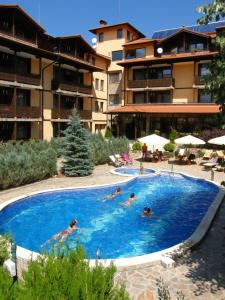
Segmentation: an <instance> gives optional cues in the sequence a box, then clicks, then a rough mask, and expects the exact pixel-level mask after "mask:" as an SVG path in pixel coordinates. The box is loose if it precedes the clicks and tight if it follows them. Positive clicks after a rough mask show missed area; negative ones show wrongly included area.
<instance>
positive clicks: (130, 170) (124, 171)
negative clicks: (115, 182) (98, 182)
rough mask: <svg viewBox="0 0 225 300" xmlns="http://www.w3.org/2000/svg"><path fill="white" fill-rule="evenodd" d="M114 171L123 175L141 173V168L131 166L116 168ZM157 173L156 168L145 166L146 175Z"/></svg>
mask: <svg viewBox="0 0 225 300" xmlns="http://www.w3.org/2000/svg"><path fill="white" fill-rule="evenodd" d="M114 173H118V174H122V175H134V176H136V175H140V168H134V167H131V168H123V167H121V168H116V169H115V170H114ZM153 173H155V171H154V170H152V169H149V168H145V169H144V175H148V174H153Z"/></svg>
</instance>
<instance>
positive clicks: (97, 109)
mask: <svg viewBox="0 0 225 300" xmlns="http://www.w3.org/2000/svg"><path fill="white" fill-rule="evenodd" d="M95 112H97V113H98V112H103V102H99V101H95Z"/></svg>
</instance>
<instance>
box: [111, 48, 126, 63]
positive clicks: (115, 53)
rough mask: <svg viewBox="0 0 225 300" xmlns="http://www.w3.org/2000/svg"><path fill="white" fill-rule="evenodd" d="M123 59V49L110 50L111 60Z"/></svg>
mask: <svg viewBox="0 0 225 300" xmlns="http://www.w3.org/2000/svg"><path fill="white" fill-rule="evenodd" d="M122 59H123V51H122V50H118V51H112V61H116V60H122Z"/></svg>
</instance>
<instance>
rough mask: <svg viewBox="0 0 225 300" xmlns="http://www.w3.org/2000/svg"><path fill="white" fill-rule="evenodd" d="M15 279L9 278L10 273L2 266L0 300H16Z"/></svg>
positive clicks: (0, 268)
mask: <svg viewBox="0 0 225 300" xmlns="http://www.w3.org/2000/svg"><path fill="white" fill-rule="evenodd" d="M14 292H15V290H14V287H13V279H12V278H11V277H10V276H9V274H8V272H7V271H6V270H5V269H3V267H2V266H0V299H1V300H12V299H16V298H14V296H13V295H14Z"/></svg>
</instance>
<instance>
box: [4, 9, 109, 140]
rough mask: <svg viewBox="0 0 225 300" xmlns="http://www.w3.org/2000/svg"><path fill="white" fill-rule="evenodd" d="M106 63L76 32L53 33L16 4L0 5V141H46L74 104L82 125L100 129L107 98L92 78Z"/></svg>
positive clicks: (103, 70)
mask: <svg viewBox="0 0 225 300" xmlns="http://www.w3.org/2000/svg"><path fill="white" fill-rule="evenodd" d="M109 61H110V60H109V58H107V57H104V56H102V55H98V54H97V53H96V51H95V50H94V49H93V47H91V46H90V45H89V44H88V43H87V42H86V41H85V40H84V39H83V38H82V37H81V36H80V35H73V36H66V37H52V36H50V35H48V34H47V33H46V32H45V30H44V29H43V28H42V27H41V26H40V25H39V24H37V23H36V22H35V21H34V20H33V19H32V18H31V17H30V16H29V15H27V14H26V12H25V11H23V10H22V9H21V8H20V7H19V6H18V5H0V141H1V140H4V141H5V140H10V139H13V140H16V139H17V140H20V139H22V140H27V139H30V138H33V139H45V140H50V139H51V137H53V136H54V137H55V136H58V135H60V131H61V130H62V129H64V128H65V126H66V124H67V122H68V119H69V116H70V115H71V112H72V110H73V109H74V108H76V109H77V112H78V114H79V115H80V118H81V121H82V123H83V125H84V127H86V128H89V129H90V130H91V131H93V132H95V131H96V130H100V131H104V130H105V127H106V119H107V116H106V115H104V114H102V112H103V110H106V107H107V98H106V97H105V95H101V93H100V92H98V91H95V90H94V89H93V80H94V77H95V76H98V74H101V76H103V77H105V76H106V75H105V74H106V71H107V66H108V63H109ZM93 74H95V75H93ZM101 85H103V86H104V88H105V87H106V86H107V83H106V82H105V81H104V82H102V81H101Z"/></svg>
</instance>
